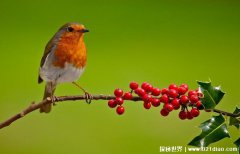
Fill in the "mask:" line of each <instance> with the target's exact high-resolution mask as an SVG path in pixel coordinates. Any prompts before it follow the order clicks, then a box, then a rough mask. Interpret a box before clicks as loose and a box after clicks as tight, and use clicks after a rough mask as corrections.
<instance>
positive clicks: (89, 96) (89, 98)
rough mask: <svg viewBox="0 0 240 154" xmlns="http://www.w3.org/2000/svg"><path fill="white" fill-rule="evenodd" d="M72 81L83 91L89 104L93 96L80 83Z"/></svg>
mask: <svg viewBox="0 0 240 154" xmlns="http://www.w3.org/2000/svg"><path fill="white" fill-rule="evenodd" d="M72 83H73V84H74V85H75V86H77V87H78V88H80V89H81V90H82V91H83V92H84V95H85V100H86V103H88V104H90V103H91V101H92V99H93V96H92V95H91V94H90V93H88V92H87V91H86V90H85V89H83V88H82V87H81V86H80V85H78V84H77V83H76V82H72Z"/></svg>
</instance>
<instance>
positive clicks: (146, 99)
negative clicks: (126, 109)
mask: <svg viewBox="0 0 240 154" xmlns="http://www.w3.org/2000/svg"><path fill="white" fill-rule="evenodd" d="M142 99H143V101H144V102H151V100H152V96H151V95H148V94H145V95H144V96H143V97H142Z"/></svg>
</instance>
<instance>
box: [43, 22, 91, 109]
mask: <svg viewBox="0 0 240 154" xmlns="http://www.w3.org/2000/svg"><path fill="white" fill-rule="evenodd" d="M85 32H88V30H87V29H85V27H84V25H82V24H79V23H67V24H65V25H63V26H62V27H61V28H60V29H59V30H58V31H57V33H56V34H55V35H54V36H53V37H52V39H51V40H50V41H49V42H48V43H47V45H46V47H45V51H44V54H43V57H42V59H41V65H40V69H39V77H38V83H41V82H42V81H46V87H45V92H44V97H43V99H45V98H47V97H52V96H53V93H54V90H55V88H56V85H57V84H59V83H64V82H74V81H76V80H77V79H78V78H79V77H80V76H81V75H82V73H83V71H84V69H85V66H86V61H87V53H86V47H85V44H84V41H83V36H84V33H85ZM50 111H51V104H46V105H44V106H42V107H41V108H40V112H45V113H48V112H50Z"/></svg>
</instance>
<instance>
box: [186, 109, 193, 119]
mask: <svg viewBox="0 0 240 154" xmlns="http://www.w3.org/2000/svg"><path fill="white" fill-rule="evenodd" d="M192 118H193V116H192V114H191V112H189V111H187V119H188V120H191V119H192Z"/></svg>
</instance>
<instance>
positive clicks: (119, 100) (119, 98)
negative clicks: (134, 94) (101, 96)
mask: <svg viewBox="0 0 240 154" xmlns="http://www.w3.org/2000/svg"><path fill="white" fill-rule="evenodd" d="M115 101H116V102H117V104H118V105H122V104H123V99H122V97H117V98H116V99H115Z"/></svg>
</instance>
